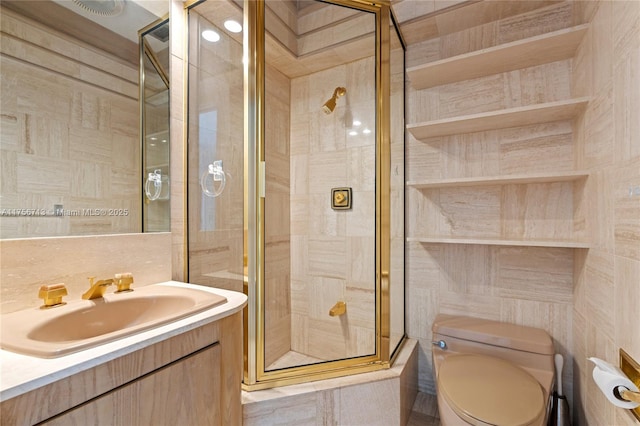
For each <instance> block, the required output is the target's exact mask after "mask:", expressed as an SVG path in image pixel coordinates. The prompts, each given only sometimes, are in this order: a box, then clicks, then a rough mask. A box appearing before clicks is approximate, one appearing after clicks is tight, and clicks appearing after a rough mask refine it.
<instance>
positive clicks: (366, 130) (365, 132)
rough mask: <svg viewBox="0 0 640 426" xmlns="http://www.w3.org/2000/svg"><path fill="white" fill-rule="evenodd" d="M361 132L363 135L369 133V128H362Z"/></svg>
mask: <svg viewBox="0 0 640 426" xmlns="http://www.w3.org/2000/svg"><path fill="white" fill-rule="evenodd" d="M362 133H364V134H365V135H368V134H369V133H371V130H369V129H364V130H363V131H362Z"/></svg>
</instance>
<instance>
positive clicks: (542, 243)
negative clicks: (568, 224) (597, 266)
mask: <svg viewBox="0 0 640 426" xmlns="http://www.w3.org/2000/svg"><path fill="white" fill-rule="evenodd" d="M407 242H418V243H424V244H480V245H490V246H516V247H551V248H572V249H576V248H577V249H587V248H589V244H588V243H585V242H580V241H566V240H535V239H531V240H506V239H505V240H503V239H496V238H455V237H409V238H407Z"/></svg>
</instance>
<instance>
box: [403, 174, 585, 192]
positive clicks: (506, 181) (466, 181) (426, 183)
mask: <svg viewBox="0 0 640 426" xmlns="http://www.w3.org/2000/svg"><path fill="white" fill-rule="evenodd" d="M588 176H589V174H588V173H585V172H565V173H545V174H536V173H528V174H520V175H504V176H489V177H472V178H455V179H432V180H421V181H408V182H407V186H410V187H412V188H417V189H436V188H452V187H455V188H458V187H463V186H486V185H511V184H529V183H551V182H570V181H575V180H581V179H586V178H587V177H588Z"/></svg>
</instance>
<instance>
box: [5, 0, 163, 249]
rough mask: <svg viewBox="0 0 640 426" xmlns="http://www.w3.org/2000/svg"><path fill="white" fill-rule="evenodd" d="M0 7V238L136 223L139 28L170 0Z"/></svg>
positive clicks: (134, 228)
mask: <svg viewBox="0 0 640 426" xmlns="http://www.w3.org/2000/svg"><path fill="white" fill-rule="evenodd" d="M0 7H1V8H2V11H1V12H2V13H1V14H0V16H1V20H2V21H1V33H2V44H1V55H0V61H1V70H0V72H1V77H0V81H1V87H0V90H1V92H2V97H1V101H0V113H1V114H0V116H1V120H2V121H1V123H0V129H1V130H0V132H1V134H0V140H1V146H0V148H1V152H0V161H1V164H2V168H1V173H2V176H1V184H0V210H1V212H0V213H1V215H2V217H1V221H0V238H28V237H51V236H66V235H94V234H116V233H130V232H141V231H142V230H143V224H142V222H143V214H142V213H143V201H142V200H143V192H144V188H143V185H144V179H145V176H144V175H143V173H144V171H145V170H143V165H142V147H141V143H140V138H141V133H140V125H141V120H140V106H139V103H138V99H139V84H138V81H139V68H140V50H139V37H140V33H139V31H140V30H141V29H144V28H146V27H148V26H149V25H150V24H152V23H154V22H158V21H159V19H161V18H166V16H167V14H168V10H169V2H168V1H167V0H158V1H155V0H144V1H140V0H136V1H134V0H112V1H108V2H106V1H103V2H96V1H84V0H36V1H5V0H3V1H2V3H1V6H0ZM150 44H151V45H152V46H153V44H152V43H151V42H150ZM158 56H160V55H158ZM158 128H160V127H158ZM166 129H168V125H167V127H165V130H166ZM148 230H159V229H158V228H156V229H151V228H149V229H148Z"/></svg>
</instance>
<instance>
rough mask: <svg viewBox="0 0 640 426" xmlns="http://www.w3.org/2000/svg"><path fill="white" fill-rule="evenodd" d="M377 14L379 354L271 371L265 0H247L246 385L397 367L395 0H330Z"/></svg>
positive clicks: (286, 382) (259, 386) (261, 386)
mask: <svg viewBox="0 0 640 426" xmlns="http://www.w3.org/2000/svg"><path fill="white" fill-rule="evenodd" d="M323 1H324V2H325V3H332V4H335V5H339V6H345V7H350V8H353V9H357V10H361V11H366V12H372V13H374V14H375V20H376V65H375V69H376V82H375V84H376V142H375V143H376V166H375V169H376V179H375V182H376V194H375V199H376V201H375V206H376V220H375V226H376V230H375V244H376V260H375V265H376V266H375V269H376V283H375V293H376V298H375V310H376V315H375V318H376V324H375V335H376V343H375V353H374V354H373V355H365V356H360V357H355V358H348V359H340V360H334V361H327V362H323V363H320V364H311V365H303V366H298V367H291V368H286V369H281V370H276V371H265V353H264V351H265V341H264V339H265V289H264V286H265V279H264V278H265V269H264V260H265V248H264V242H265V214H264V206H265V204H264V193H265V190H264V188H265V175H264V170H265V163H264V161H265V95H264V94H265V87H264V86H265V33H266V29H265V19H264V18H265V0H245V2H244V9H245V10H244V28H245V29H246V31H245V32H244V49H245V55H246V56H245V58H244V79H245V89H244V102H245V123H244V124H245V156H244V158H245V167H244V171H245V176H244V178H245V179H244V182H245V191H244V200H245V209H244V229H245V235H246V238H245V243H244V256H245V259H246V260H247V265H246V266H247V278H246V281H245V283H244V291H245V293H246V294H247V296H249V302H248V305H247V308H245V315H244V343H245V344H244V380H243V389H245V390H257V389H266V388H271V387H276V386H282V385H289V384H294V383H302V382H308V381H312V380H321V379H327V378H332V377H339V376H345V375H350V374H356V373H362V372H367V371H374V370H380V369H383V368H389V366H390V365H391V363H392V356H393V355H395V354H397V353H398V352H399V351H398V350H397V349H399V348H400V347H401V345H402V342H403V341H404V337H403V338H402V339H401V340H400V343H399V344H398V346H397V348H395V349H396V350H395V351H394V352H393V353H392V352H391V348H390V347H389V345H390V321H391V317H390V308H391V307H390V288H389V270H390V266H391V231H390V227H391V206H390V194H391V141H390V127H391V123H390V120H391V119H390V106H389V103H390V102H389V101H390V91H391V90H390V77H391V71H390V62H389V61H390V28H391V27H390V26H391V11H390V3H389V0H377V1H362V0H323Z"/></svg>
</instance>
